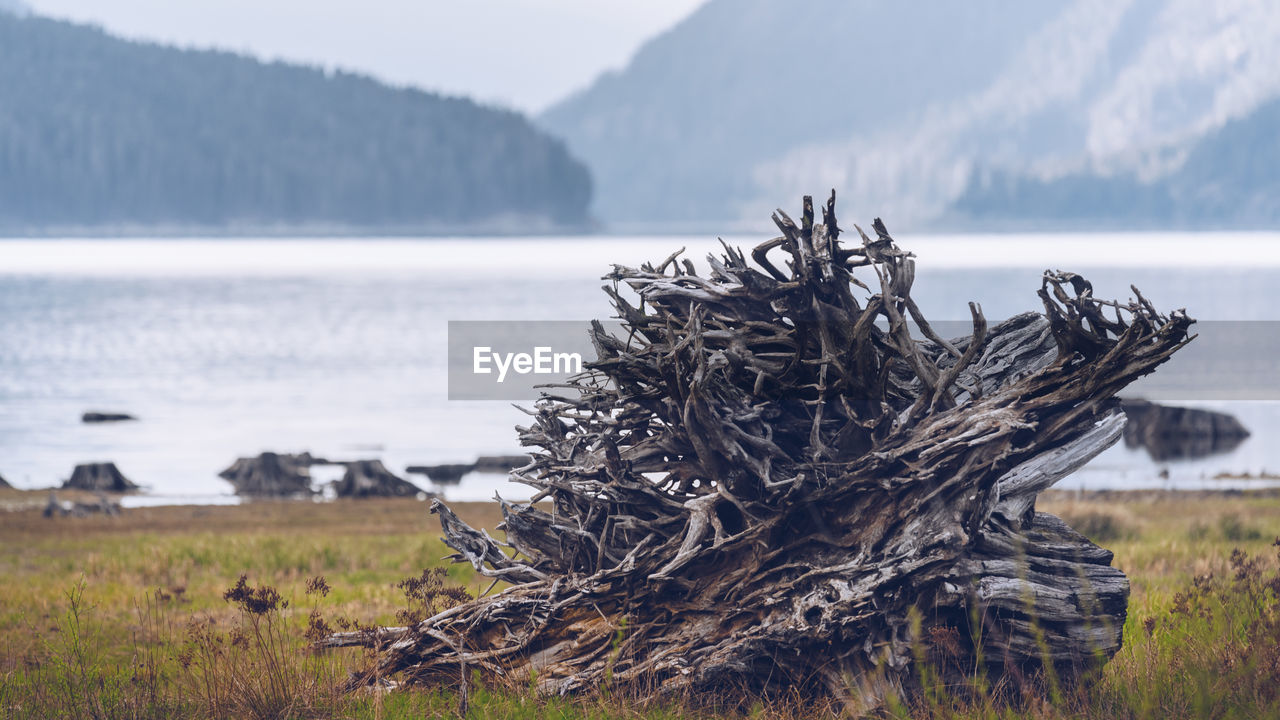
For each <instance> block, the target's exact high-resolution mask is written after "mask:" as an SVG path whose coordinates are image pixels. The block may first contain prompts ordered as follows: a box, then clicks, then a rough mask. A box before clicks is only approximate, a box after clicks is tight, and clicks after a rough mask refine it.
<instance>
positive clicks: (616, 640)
mask: <svg viewBox="0 0 1280 720" xmlns="http://www.w3.org/2000/svg"><path fill="white" fill-rule="evenodd" d="M773 219H774V221H775V223H776V224H777V226H778V228H779V229H780V230H781V231H782V235H781V237H778V238H776V239H774V240H771V241H769V242H766V243H764V244H762V245H760V246H759V247H757V248H755V249H754V250H753V251H752V252H751V259H752V260H753V261H754V266H753V264H752V263H751V262H748V260H747V257H746V256H745V255H744V254H743V253H742V252H740V251H738V250H735V249H732V248H730V247H728V246H726V247H725V254H724V255H723V256H722V257H721V258H718V259H717V258H711V259H710V260H709V262H710V264H711V271H710V274H709V275H706V276H703V275H698V274H696V273H695V270H694V266H693V265H692V263H690V262H689V261H687V260H679V259H678V253H677V254H676V255H672V256H671V257H669V258H667V259H666V260H665V261H664V262H662V263H659V264H657V265H645V266H642V267H641V268H639V269H632V268H626V267H621V266H618V267H615V268H614V270H613V272H612V273H610V274H609V275H608V276H607V278H606V279H608V280H611V281H612V286H611V287H608V288H606V292H607V293H608V294H609V295H610V297H611V298H612V300H613V303H614V306H615V307H616V308H617V311H618V315H619V317H620V319H621V320H622V321H623V323H624V324H625V326H626V329H627V331H628V334H627V335H626V336H623V337H612V336H610V335H608V334H606V333H605V331H604V330H603V328H602V327H600V326H599V325H597V326H595V329H594V331H593V338H594V341H595V344H596V348H597V351H598V359H597V360H596V361H595V362H594V363H591V364H590V365H589V368H588V371H587V372H586V373H584V374H583V375H582V376H580V377H578V378H577V379H575V380H574V381H573V383H572V384H573V387H572V388H571V390H573V391H576V392H566V393H563V394H562V396H544V398H543V399H542V400H540V401H539V402H538V403H537V404H536V406H535V409H534V410H533V411H531V413H530V414H531V416H532V422H531V424H530V426H529V427H527V428H519V432H520V439H521V442H522V444H524V445H526V446H529V447H532V448H536V451H535V452H534V453H533V460H532V463H531V464H530V465H529V466H527V467H525V468H522V469H520V470H518V471H515V472H513V474H512V477H513V478H514V479H515V480H517V481H519V482H522V483H525V484H527V485H530V486H532V487H534V488H536V489H537V491H538V492H537V494H536V496H535V501H539V502H541V503H543V504H535V503H529V504H508V503H503V505H502V511H503V514H504V517H505V522H504V524H503V526H502V527H503V528H504V529H505V530H506V539H505V542H506V543H509V546H504V543H501V542H499V541H497V540H495V539H494V538H492V537H491V536H489V535H488V534H487V533H483V532H480V531H477V530H474V529H472V528H470V527H468V526H466V525H465V524H464V523H462V522H461V521H460V520H459V519H458V517H457V516H456V515H454V513H453V512H452V511H450V510H449V508H448V507H447V506H445V505H444V504H442V503H439V502H436V503H434V504H433V509H434V510H436V511H437V512H439V514H440V519H441V523H442V525H443V528H444V532H445V536H446V542H447V543H448V544H449V545H450V546H451V547H453V548H454V549H455V550H457V553H458V554H457V555H456V556H455V558H456V559H459V560H465V561H468V562H470V563H472V564H473V565H474V566H475V567H476V568H477V570H479V571H480V572H481V573H483V574H485V575H488V576H491V577H493V578H497V579H501V580H505V581H507V582H508V583H511V584H512V585H513V586H512V587H509V588H507V589H506V590H503V591H502V592H500V593H498V594H496V595H492V596H486V597H481V598H479V599H476V600H474V601H471V602H468V603H465V604H463V605H460V606H458V607H455V608H452V609H450V610H446V611H444V612H441V613H439V614H438V615H436V616H435V617H432V618H429V619H427V620H425V621H423V622H421V623H418V624H417V625H415V626H412V627H408V628H388V629H384V630H382V631H381V632H378V633H367V632H366V633H354V634H342V635H336V636H333V637H332V638H330V639H329V641H328V643H327V644H329V645H345V644H366V645H373V646H376V647H378V648H379V655H378V661H377V667H376V668H374V669H373V670H371V671H370V674H369V675H368V676H364V677H360V678H357V679H356V680H354V681H353V683H354V684H359V683H362V682H372V681H373V679H374V678H384V677H388V676H391V675H393V674H396V673H399V674H400V676H401V677H402V678H403V679H405V680H407V681H410V682H419V683H428V684H431V683H436V684H452V683H454V682H456V680H457V678H458V677H459V672H460V669H465V668H469V669H470V670H471V671H477V672H480V673H482V674H485V675H487V676H490V677H491V678H494V679H507V680H509V681H510V682H513V683H518V684H525V683H528V682H529V679H530V678H535V680H536V684H537V687H538V688H539V689H540V690H542V691H544V692H548V693H555V694H565V693H581V692H592V691H596V690H598V689H599V688H602V687H605V686H610V687H613V688H627V689H629V690H630V691H631V692H633V693H635V694H638V695H640V696H642V697H657V696H672V695H675V696H679V695H682V694H687V696H690V697H692V696H694V693H697V696H699V697H703V698H705V697H715V698H719V699H720V700H722V701H723V700H726V699H729V698H732V697H742V696H744V695H745V696H748V697H749V696H756V695H761V694H767V693H770V692H772V691H775V690H789V691H797V692H800V693H804V694H808V695H811V696H814V697H826V698H830V699H835V700H837V701H841V702H844V703H846V704H847V705H848V706H849V707H850V708H851V709H853V710H855V711H866V710H869V709H872V708H875V707H877V706H878V705H879V704H881V703H882V702H883V700H884V698H885V697H886V696H887V695H888V694H890V693H894V694H900V693H906V692H910V691H911V690H912V688H913V684H914V683H915V682H916V678H918V677H919V676H918V674H916V673H913V663H915V662H916V658H917V657H918V655H917V650H919V649H920V648H921V647H922V644H927V643H928V642H929V639H930V638H939V637H946V638H949V640H948V643H947V644H948V645H949V646H950V647H951V652H949V654H948V655H949V657H950V660H949V661H948V662H947V663H946V664H945V665H946V667H948V668H950V670H948V671H946V672H950V673H951V676H952V677H955V678H957V679H963V678H964V677H972V676H973V675H974V674H975V673H986V674H987V675H989V676H990V677H991V678H992V679H996V680H998V679H1000V678H1001V677H1007V676H1013V677H1022V676H1023V675H1024V674H1025V673H1034V672H1035V671H1036V670H1037V669H1040V668H1043V667H1044V666H1045V665H1046V664H1047V665H1051V666H1052V667H1053V668H1054V670H1055V671H1056V673H1057V675H1058V677H1060V678H1071V677H1075V676H1076V674H1077V673H1078V671H1079V670H1081V669H1082V668H1085V667H1088V666H1090V665H1092V664H1095V663H1097V662H1099V661H1105V659H1107V658H1109V657H1110V656H1111V655H1113V654H1114V653H1115V652H1116V650H1117V649H1118V648H1119V647H1120V644H1121V639H1122V638H1121V630H1122V627H1123V625H1124V620H1125V614H1126V607H1127V602H1128V593H1129V584H1128V581H1127V579H1126V578H1125V576H1124V575H1123V574H1122V573H1121V572H1120V571H1119V570H1116V569H1115V568H1113V567H1111V565H1110V563H1111V553H1110V552H1108V551H1106V550H1103V549H1101V548H1099V547H1097V546H1095V545H1094V544H1093V543H1091V542H1089V541H1088V540H1086V539H1085V538H1084V537H1083V536H1081V535H1080V534H1078V533H1076V532H1074V531H1073V530H1072V529H1071V528H1069V527H1067V525H1065V524H1064V523H1063V522H1062V521H1061V520H1059V519H1058V518H1056V517H1054V516H1052V515H1047V514H1044V513H1039V512H1036V510H1035V499H1036V495H1037V494H1038V493H1039V492H1041V491H1042V490H1044V489H1046V488H1048V487H1049V486H1051V485H1053V484H1054V483H1055V482H1057V481H1058V480H1060V479H1061V478H1063V477H1065V476H1066V475H1068V474H1070V473H1071V472H1073V471H1075V470H1076V469H1077V468H1079V467H1080V466H1082V465H1084V464H1085V463H1086V462H1088V461H1089V460H1090V459H1091V458H1093V457H1094V456H1095V455H1097V454H1098V453H1099V452H1101V451H1102V450H1104V449H1105V448H1107V447H1109V446H1110V445H1112V444H1113V443H1115V442H1116V441H1117V440H1119V439H1120V437H1121V433H1122V431H1123V427H1124V416H1123V414H1122V413H1121V412H1120V409H1119V407H1118V403H1117V401H1116V399H1115V397H1114V396H1115V393H1116V392H1117V391H1118V390H1120V389H1121V388H1123V387H1124V386H1125V385H1127V384H1128V383H1129V382H1131V381H1132V380H1134V379H1135V378H1137V377H1139V376H1141V375H1144V374H1146V373H1149V372H1151V371H1152V370H1153V369H1154V368H1155V367H1156V366H1157V365H1159V364H1160V363H1162V362H1164V361H1165V360H1166V359H1167V358H1168V357H1169V356H1170V355H1171V354H1172V353H1173V352H1174V351H1176V350H1177V349H1178V348H1180V347H1182V346H1183V344H1185V343H1186V342H1188V336H1187V330H1188V327H1189V326H1190V325H1191V323H1192V322H1193V321H1192V320H1191V319H1190V318H1189V317H1187V315H1186V314H1185V313H1184V312H1182V311H1178V312H1173V313H1170V314H1168V315H1164V314H1161V313H1159V312H1157V311H1156V309H1155V308H1154V307H1153V306H1152V305H1151V303H1149V302H1148V301H1147V300H1146V299H1145V298H1143V297H1142V295H1141V294H1139V293H1138V292H1137V290H1136V289H1135V290H1134V295H1135V297H1136V299H1135V300H1132V301H1129V302H1127V303H1116V302H1110V301H1104V300H1098V299H1095V298H1094V297H1093V294H1092V287H1091V286H1090V285H1089V283H1088V282H1087V281H1086V280H1084V278H1081V277H1080V276H1078V275H1074V274H1072V273H1064V272H1046V273H1045V275H1044V278H1043V281H1042V284H1041V287H1040V288H1039V290H1038V295H1039V297H1040V301H1041V303H1042V305H1043V307H1044V312H1043V314H1041V313H1025V314H1022V315H1018V316H1016V317H1013V318H1011V319H1009V320H1006V321H1004V322H1001V323H998V324H996V325H995V326H993V327H988V323H987V320H986V318H984V317H983V315H982V312H981V309H980V308H979V307H978V306H976V305H974V304H972V303H971V304H970V306H969V310H970V314H971V317H972V327H973V330H972V334H971V335H969V336H967V337H961V338H954V339H950V340H948V339H944V338H942V337H939V336H938V335H937V334H936V333H935V332H934V331H933V329H932V327H931V326H930V325H929V324H928V322H927V321H926V320H925V318H924V316H923V315H922V314H921V312H920V309H919V308H918V307H917V306H916V304H915V302H914V301H912V299H911V288H912V284H913V282H914V279H915V260H914V259H913V256H912V255H910V254H909V253H906V252H904V251H902V250H900V249H899V248H898V247H897V245H896V244H895V243H894V241H893V239H892V238H891V237H890V235H889V233H888V231H887V230H886V228H885V226H884V224H883V223H881V222H880V221H879V220H876V222H875V223H874V224H873V226H872V227H873V229H874V236H868V235H866V234H865V233H863V232H862V230H861V229H860V228H859V229H858V233H859V235H860V236H861V242H860V243H858V244H856V245H854V246H852V247H846V246H844V245H842V244H841V243H840V242H839V241H838V237H839V235H840V232H841V229H840V228H839V227H838V225H837V223H836V216H835V196H834V193H833V194H832V197H831V200H829V201H828V202H827V205H826V208H825V209H824V211H823V213H822V219H821V222H819V221H817V220H816V219H815V216H814V211H813V205H812V202H811V200H810V198H807V197H806V198H805V200H804V211H803V213H802V215H801V218H800V222H799V223H796V222H793V221H792V220H791V218H789V217H787V215H786V214H785V213H783V212H782V211H778V212H777V213H776V214H775V215H774V218H773ZM780 260H781V261H780ZM624 287H625V288H628V289H630V290H631V291H632V292H634V293H635V294H636V295H638V296H639V301H638V302H635V301H628V300H627V299H626V298H625V297H624V296H623V294H622V290H623V289H624ZM912 324H914V325H915V327H917V328H918V332H919V334H920V337H916V336H913V334H912V331H911V327H912ZM508 547H509V548H514V550H515V551H516V553H517V554H516V555H515V557H511V556H510V553H509V552H505V550H506V549H507V548H508ZM979 656H981V658H982V660H981V663H979V662H978V661H977V658H978V657H979Z"/></svg>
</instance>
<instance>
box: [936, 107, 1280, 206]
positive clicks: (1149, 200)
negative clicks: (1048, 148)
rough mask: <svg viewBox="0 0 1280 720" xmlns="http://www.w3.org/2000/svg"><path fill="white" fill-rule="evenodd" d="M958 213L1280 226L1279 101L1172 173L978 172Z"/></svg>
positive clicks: (1234, 123) (1221, 133) (1237, 123)
mask: <svg viewBox="0 0 1280 720" xmlns="http://www.w3.org/2000/svg"><path fill="white" fill-rule="evenodd" d="M953 210H954V219H955V220H957V221H960V222H964V221H969V222H972V223H978V224H984V225H988V226H990V225H1004V226H1007V227H1028V226H1032V225H1041V226H1050V227H1068V228H1069V227H1080V226H1082V225H1084V226H1088V225H1091V224H1096V223H1099V222H1101V223H1106V224H1109V225H1112V226H1118V227H1179V228H1208V227H1214V228H1224V227H1225V228H1255V229H1256V228H1275V227H1280V100H1272V101H1270V102H1268V103H1267V104H1265V105H1263V106H1261V107H1259V108H1257V109H1256V110H1254V111H1253V112H1252V113H1250V114H1249V115H1246V116H1245V117H1243V118H1239V119H1236V120H1231V121H1229V122H1227V124H1226V125H1224V126H1222V127H1221V128H1219V129H1217V130H1214V131H1212V132H1210V133H1208V134H1207V135H1205V136H1204V137H1201V138H1199V139H1198V140H1197V141H1196V142H1194V143H1192V144H1191V145H1190V146H1189V147H1188V148H1187V149H1186V151H1185V159H1183V160H1181V162H1180V164H1179V166H1178V168H1177V169H1176V170H1173V171H1172V172H1170V173H1168V174H1165V175H1161V176H1158V177H1155V178H1143V177H1142V176H1141V175H1140V174H1139V173H1137V172H1135V171H1133V170H1125V171H1122V172H1116V173H1109V174H1104V173H1100V172H1079V173H1071V174H1067V175H1064V176H1061V177H1055V178H1050V179H1045V178H1037V177H1034V176H1027V175H1018V174H1014V173H1009V172H998V171H997V172H990V173H985V174H977V175H976V176H975V177H974V179H973V182H971V183H970V185H969V187H968V188H967V189H966V191H965V193H964V195H962V196H961V197H960V198H959V200H957V201H956V203H955V205H954V208H953Z"/></svg>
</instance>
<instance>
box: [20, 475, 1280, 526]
mask: <svg viewBox="0 0 1280 720" xmlns="http://www.w3.org/2000/svg"><path fill="white" fill-rule="evenodd" d="M51 489H52V490H53V491H54V492H56V493H57V496H58V500H59V501H71V502H83V503H91V502H96V501H98V500H99V498H100V497H105V498H106V499H107V500H110V501H112V502H116V503H122V507H121V512H122V515H124V516H127V515H129V514H132V513H135V512H139V511H153V510H181V509H188V510H192V509H213V508H218V509H227V508H247V507H253V506H275V507H304V506H332V507H343V506H346V505H348V504H354V505H356V506H365V505H371V504H374V503H377V504H382V503H389V504H391V505H394V506H404V507H413V506H416V507H421V508H423V509H424V511H425V509H426V507H427V501H428V500H430V499H432V498H431V497H430V496H427V497H405V498H378V499H376V500H371V499H365V498H324V497H319V496H317V497H310V498H308V497H242V496H238V495H216V496H208V498H206V497H205V496H190V497H191V499H196V498H199V499H201V500H215V501H214V502H185V503H164V502H157V503H150V502H142V503H136V502H135V503H131V504H129V503H123V502H122V501H125V500H126V499H128V498H135V499H136V498H144V499H145V498H147V497H148V496H147V495H146V494H144V493H137V492H134V493H98V492H92V491H88V490H59V489H57V488H42V489H33V490H21V489H18V488H0V513H26V512H36V513H40V512H43V511H44V508H45V506H46V505H47V504H48V502H49V492H50V490H51ZM150 497H154V498H155V499H157V500H165V499H170V498H174V499H178V498H181V497H182V496H165V495H161V496H150ZM1236 498H1238V499H1241V500H1248V499H1270V498H1280V484H1278V485H1274V486H1269V487H1247V488H1238V487H1223V488H1190V489H1185V490H1180V489H1176V488H1134V489H1128V490H1120V489H1098V490H1090V489H1057V488H1050V489H1049V490H1046V491H1044V492H1042V493H1040V495H1039V498H1038V504H1039V503H1043V504H1045V505H1053V506H1058V505H1063V504H1072V503H1080V504H1089V505H1095V504H1109V503H1114V504H1124V503H1157V502H1196V501H1204V500H1223V499H1236ZM445 502H447V503H448V504H449V506H450V507H476V508H495V509H496V508H497V507H498V503H497V502H496V501H493V500H456V501H454V500H445ZM512 502H522V501H520V500H513V501H512ZM197 514H198V513H197ZM84 519H85V518H73V519H71V521H82V520H84ZM112 519H115V518H112Z"/></svg>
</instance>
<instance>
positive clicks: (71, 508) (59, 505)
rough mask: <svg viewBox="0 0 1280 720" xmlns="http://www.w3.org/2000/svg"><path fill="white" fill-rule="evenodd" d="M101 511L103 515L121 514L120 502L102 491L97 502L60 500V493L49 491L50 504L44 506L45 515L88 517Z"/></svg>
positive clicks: (49, 516) (48, 516)
mask: <svg viewBox="0 0 1280 720" xmlns="http://www.w3.org/2000/svg"><path fill="white" fill-rule="evenodd" d="M97 513H101V514H103V515H119V514H120V503H118V502H115V501H113V500H111V499H110V498H108V497H107V496H106V495H103V494H102V493H98V499H97V500H96V501H95V502H88V503H84V502H60V501H59V500H58V494H57V493H56V492H54V491H53V490H50V491H49V504H47V505H45V506H44V516H45V517H47V518H51V517H87V516H89V515H94V514H97Z"/></svg>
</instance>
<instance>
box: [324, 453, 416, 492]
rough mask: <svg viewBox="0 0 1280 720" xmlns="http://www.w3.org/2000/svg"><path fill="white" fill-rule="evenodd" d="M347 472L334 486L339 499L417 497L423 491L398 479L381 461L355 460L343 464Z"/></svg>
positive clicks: (406, 481)
mask: <svg viewBox="0 0 1280 720" xmlns="http://www.w3.org/2000/svg"><path fill="white" fill-rule="evenodd" d="M343 464H344V465H346V466H347V471H346V473H344V474H343V475H342V479H341V480H339V481H338V482H337V484H335V485H334V490H335V491H336V492H337V494H338V497H354V498H365V497H417V495H418V493H420V492H422V490H421V489H420V488H419V487H418V486H417V485H414V484H413V483H411V482H409V481H408V480H405V479H404V478H401V477H398V476H397V475H395V474H393V473H392V472H391V471H390V470H388V469H387V468H386V466H385V465H383V464H382V461H381V460H354V461H352V462H347V463H343Z"/></svg>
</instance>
